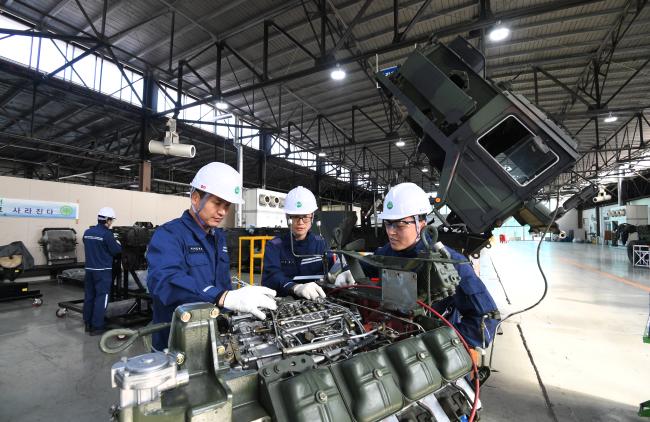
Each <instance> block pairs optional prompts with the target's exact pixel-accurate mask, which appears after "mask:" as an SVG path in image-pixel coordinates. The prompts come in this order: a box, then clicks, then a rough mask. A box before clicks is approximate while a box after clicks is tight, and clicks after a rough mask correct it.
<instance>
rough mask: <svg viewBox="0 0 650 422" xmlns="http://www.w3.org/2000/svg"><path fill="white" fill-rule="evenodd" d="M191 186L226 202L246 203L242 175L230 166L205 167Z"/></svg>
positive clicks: (215, 163) (216, 164)
mask: <svg viewBox="0 0 650 422" xmlns="http://www.w3.org/2000/svg"><path fill="white" fill-rule="evenodd" d="M190 185H191V186H192V187H194V188H195V189H199V190H202V191H203V192H207V193H211V194H212V195H215V196H218V197H219V198H221V199H223V200H224V201H228V202H230V203H233V204H243V203H244V199H243V198H242V177H241V174H239V172H238V171H237V170H235V169H234V168H232V167H230V166H229V165H228V164H225V163H219V162H213V163H209V164H206V165H204V166H203V167H201V168H200V169H199V171H197V172H196V176H194V179H192V183H190Z"/></svg>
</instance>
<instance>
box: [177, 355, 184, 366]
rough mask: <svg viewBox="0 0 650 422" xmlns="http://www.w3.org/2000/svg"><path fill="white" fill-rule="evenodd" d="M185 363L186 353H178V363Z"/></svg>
mask: <svg viewBox="0 0 650 422" xmlns="http://www.w3.org/2000/svg"><path fill="white" fill-rule="evenodd" d="M183 363H185V355H184V354H183V353H179V354H177V355H176V364H178V365H182V364H183Z"/></svg>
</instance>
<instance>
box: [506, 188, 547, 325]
mask: <svg viewBox="0 0 650 422" xmlns="http://www.w3.org/2000/svg"><path fill="white" fill-rule="evenodd" d="M559 209H560V188H559V187H558V188H557V204H556V205H555V212H554V213H553V217H552V218H551V221H549V223H548V226H546V229H545V230H544V233H543V234H542V237H541V238H540V239H539V243H538V244H537V268H538V269H539V273H540V274H541V275H542V279H543V280H544V293H543V294H542V297H540V298H539V300H538V301H537V302H535V303H534V304H532V305H530V306H529V307H527V308H524V309H522V310H519V311H516V312H513V313H511V314H509V315H507V316H506V317H505V318H503V319H502V320H501V322H500V323H499V325H501V324H502V323H503V322H504V321H505V320H507V319H508V318H510V317H511V316H515V315H518V314H521V313H524V312H527V311H530V310H531V309H533V308H534V307H536V306H537V305H539V304H540V303H542V301H543V300H544V298H546V293H548V280H547V279H546V274H544V270H543V269H542V264H541V262H540V261H539V251H540V250H541V248H542V242H543V241H544V238H545V237H546V234H547V233H548V231H549V230H550V228H551V225H552V224H553V223H554V222H555V218H556V217H557V213H558V210H559Z"/></svg>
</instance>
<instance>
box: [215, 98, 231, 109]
mask: <svg viewBox="0 0 650 422" xmlns="http://www.w3.org/2000/svg"><path fill="white" fill-rule="evenodd" d="M214 106H215V107H216V108H218V109H219V110H228V108H229V107H230V106H229V105H228V103H226V102H224V101H223V99H221V98H219V99H218V100H217V102H216V103H214Z"/></svg>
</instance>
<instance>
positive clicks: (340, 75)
mask: <svg viewBox="0 0 650 422" xmlns="http://www.w3.org/2000/svg"><path fill="white" fill-rule="evenodd" d="M330 77H331V78H332V79H334V80H335V81H340V80H343V79H345V70H343V69H341V66H340V65H338V64H337V65H336V69H334V70H332V73H330Z"/></svg>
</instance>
